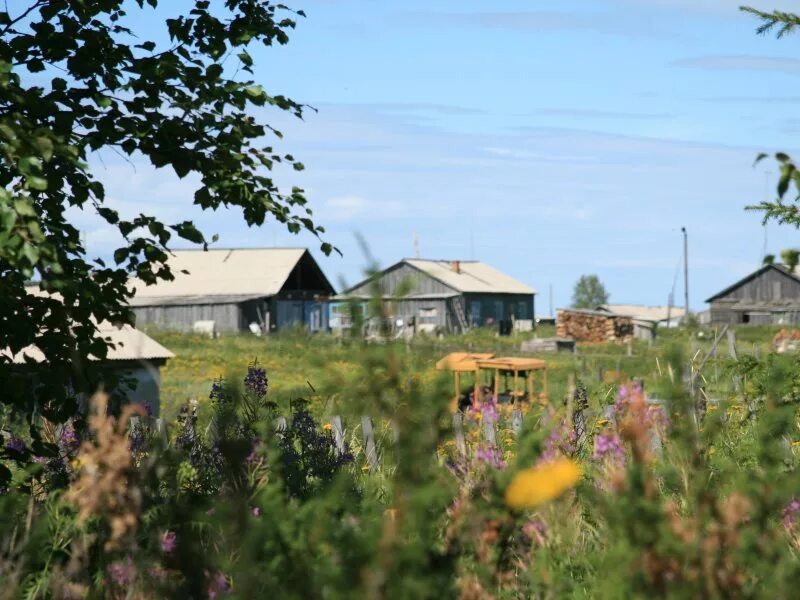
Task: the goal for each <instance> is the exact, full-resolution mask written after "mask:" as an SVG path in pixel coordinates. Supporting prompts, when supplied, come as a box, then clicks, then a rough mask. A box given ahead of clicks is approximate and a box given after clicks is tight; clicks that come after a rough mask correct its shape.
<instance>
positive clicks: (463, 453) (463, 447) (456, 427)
mask: <svg viewBox="0 0 800 600" xmlns="http://www.w3.org/2000/svg"><path fill="white" fill-rule="evenodd" d="M453 432H454V434H455V436H456V449H457V450H458V455H459V456H460V457H461V458H462V459H465V458H467V441H466V439H464V427H463V417H462V415H461V413H455V414H454V415H453Z"/></svg>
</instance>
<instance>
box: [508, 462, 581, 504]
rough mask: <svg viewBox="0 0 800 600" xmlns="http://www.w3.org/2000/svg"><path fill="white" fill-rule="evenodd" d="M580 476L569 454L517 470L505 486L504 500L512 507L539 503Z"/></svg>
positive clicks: (550, 498) (551, 497) (565, 487)
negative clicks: (509, 482) (529, 467)
mask: <svg viewBox="0 0 800 600" xmlns="http://www.w3.org/2000/svg"><path fill="white" fill-rule="evenodd" d="M580 478H581V468H580V466H579V465H578V463H576V462H575V461H573V460H570V459H568V458H559V459H556V460H554V461H552V462H549V463H545V464H543V465H540V466H538V467H534V468H533V469H526V470H524V471H520V472H519V473H517V475H516V476H515V477H514V480H513V481H512V482H511V484H510V485H509V486H508V488H506V504H507V505H508V506H510V507H511V508H533V507H535V506H539V505H540V504H544V503H545V502H549V501H550V500H553V499H555V498H558V497H559V496H560V495H561V494H563V493H564V492H566V491H567V490H568V489H570V488H572V487H575V485H577V483H578V481H580Z"/></svg>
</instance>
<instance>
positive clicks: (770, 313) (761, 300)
mask: <svg viewBox="0 0 800 600" xmlns="http://www.w3.org/2000/svg"><path fill="white" fill-rule="evenodd" d="M706 302H708V304H709V305H710V309H709V313H710V323H711V324H712V325H722V324H726V323H727V324H739V323H741V324H750V325H783V324H787V325H798V324H800V277H798V275H797V272H796V271H795V272H792V271H790V270H789V269H787V268H786V267H785V266H783V265H764V266H762V267H761V268H760V269H758V270H756V271H754V272H752V273H750V274H749V275H748V276H747V277H744V278H742V279H740V280H739V281H737V282H736V283H734V284H733V285H730V286H728V287H727V288H725V289H724V290H722V291H721V292H719V293H717V294H714V295H713V296H711V298H709V299H708V300H706Z"/></svg>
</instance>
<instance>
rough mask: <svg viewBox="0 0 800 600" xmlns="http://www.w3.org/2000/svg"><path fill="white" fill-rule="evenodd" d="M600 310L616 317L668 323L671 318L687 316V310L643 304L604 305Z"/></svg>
mask: <svg viewBox="0 0 800 600" xmlns="http://www.w3.org/2000/svg"><path fill="white" fill-rule="evenodd" d="M598 309H599V310H606V311H608V312H610V313H613V314H615V315H624V316H626V317H632V318H634V319H637V320H639V321H654V322H658V321H666V320H667V315H669V318H671V319H673V318H680V317H683V316H684V314H686V309H684V308H679V307H677V306H673V307H672V310H670V308H669V307H668V306H644V305H641V304H603V305H602V306H599V307H598Z"/></svg>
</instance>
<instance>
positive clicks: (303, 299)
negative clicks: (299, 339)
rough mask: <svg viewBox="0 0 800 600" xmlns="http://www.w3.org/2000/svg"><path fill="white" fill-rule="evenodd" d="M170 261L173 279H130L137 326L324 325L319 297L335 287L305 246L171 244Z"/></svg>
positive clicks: (250, 327)
mask: <svg viewBox="0 0 800 600" xmlns="http://www.w3.org/2000/svg"><path fill="white" fill-rule="evenodd" d="M169 265H170V268H171V269H172V272H173V274H174V275H175V279H174V280H173V281H160V282H159V283H157V284H155V285H145V284H144V283H143V282H142V281H139V280H133V281H132V286H133V287H134V289H135V296H134V297H133V298H132V299H131V308H132V309H133V312H134V314H135V316H136V324H137V326H139V327H141V326H146V325H154V326H157V327H161V328H164V329H174V330H179V331H191V330H192V328H193V326H194V324H195V323H196V322H198V321H213V322H214V327H215V329H216V330H217V331H219V332H238V331H252V330H255V331H259V332H274V331H278V330H280V329H284V328H287V327H292V326H304V327H306V328H307V329H308V330H309V331H312V332H314V331H325V330H327V328H328V310H327V306H326V303H327V300H328V298H329V297H330V296H332V295H333V294H334V293H335V291H334V289H333V286H332V285H331V284H330V282H329V281H328V278H327V277H325V274H324V273H323V272H322V269H321V268H320V267H319V265H318V264H317V262H316V261H315V260H314V257H313V256H311V253H310V252H309V251H308V250H307V249H305V248H236V249H218V250H209V251H202V250H176V251H174V252H173V255H172V257H171V258H170V260H169ZM183 271H186V272H185V273H184V272H183Z"/></svg>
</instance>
